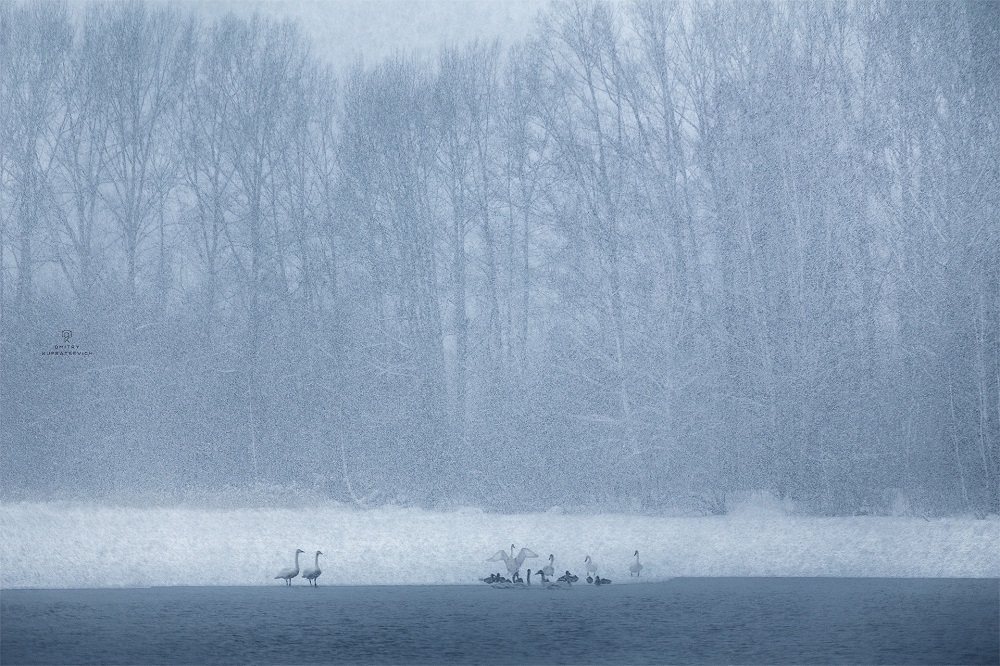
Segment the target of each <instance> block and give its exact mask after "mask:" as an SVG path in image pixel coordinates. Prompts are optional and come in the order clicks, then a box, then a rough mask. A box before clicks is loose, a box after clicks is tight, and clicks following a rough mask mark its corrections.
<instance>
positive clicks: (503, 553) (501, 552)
mask: <svg viewBox="0 0 1000 666" xmlns="http://www.w3.org/2000/svg"><path fill="white" fill-rule="evenodd" d="M509 559H510V555H508V554H507V551H506V550H498V551H497V554H496V555H494V556H493V557H491V558H490V559H488V560H486V561H487V562H496V561H498V560H503V561H504V562H506V561H507V560H509Z"/></svg>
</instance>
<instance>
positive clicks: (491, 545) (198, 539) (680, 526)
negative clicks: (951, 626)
mask: <svg viewBox="0 0 1000 666" xmlns="http://www.w3.org/2000/svg"><path fill="white" fill-rule="evenodd" d="M511 543H514V544H515V546H516V548H517V549H520V548H521V547H522V546H527V547H529V548H531V549H533V550H534V551H535V552H536V553H538V554H539V556H540V557H539V558H538V559H536V560H528V561H527V564H530V565H532V568H540V567H541V566H543V565H544V564H545V563H546V558H547V557H548V554H549V553H553V554H554V555H555V558H556V559H555V567H556V570H557V571H564V570H566V569H570V570H571V571H573V572H574V573H578V574H582V573H583V571H584V565H583V560H584V557H585V556H586V555H591V556H592V557H593V558H594V560H595V561H596V562H597V563H598V564H599V565H600V572H601V574H602V575H603V576H605V577H608V578H611V579H612V580H613V581H614V582H615V583H623V582H627V581H628V580H629V570H628V567H629V564H631V563H632V562H633V561H634V559H633V557H632V553H633V551H635V550H636V549H638V550H639V553H640V558H641V560H642V563H643V565H644V567H645V568H644V569H643V571H642V577H643V580H654V581H655V580H663V579H666V578H671V577H675V576H886V577H894V576H926V577H1000V521H998V520H996V519H989V520H974V519H963V518H946V519H933V520H930V521H927V520H924V519H922V518H887V517H871V516H865V517H854V518H811V517H798V516H781V515H764V514H754V513H743V514H737V515H730V516H713V517H691V518H678V517H651V516H631V515H614V514H600V515H589V516H585V515H565V514H562V513H561V512H557V511H553V512H547V513H535V514H521V515H501V514H491V513H484V512H482V511H479V510H476V509H464V510H456V511H449V512H441V511H426V510H421V509H410V508H396V507H385V508H380V509H372V510H367V511H360V510H354V509H350V508H345V507H339V506H330V507H319V508H303V509H301V510H289V509H239V510H205V509H181V508H162V509H135V508H112V507H93V506H74V505H65V504H32V503H21V504H7V505H3V506H0V587H3V588H15V587H68V588H76V587H134V586H150V585H267V584H274V585H278V584H281V583H282V581H276V580H273V578H272V577H273V576H274V574H275V573H276V572H277V571H278V570H279V569H281V568H282V567H285V566H288V565H290V564H291V559H292V553H293V551H294V550H295V549H296V548H302V549H303V550H305V551H306V552H307V556H306V559H303V560H302V562H303V563H305V562H306V560H311V554H312V552H313V551H315V550H322V551H323V553H324V554H325V556H324V557H322V558H321V560H320V565H321V567H322V568H323V575H322V577H321V578H320V584H321V585H338V584H340V585H365V584H379V585H395V584H449V583H457V584H463V583H475V582H477V579H479V578H481V577H483V576H486V575H488V574H489V573H491V572H494V571H500V570H501V568H502V566H503V563H501V562H487V561H486V559H487V558H488V557H490V556H491V555H493V554H494V553H496V552H497V550H500V549H503V548H505V547H506V548H509V547H510V544H511ZM522 573H523V571H522ZM295 584H300V585H304V584H305V583H304V582H303V581H301V579H296V580H295Z"/></svg>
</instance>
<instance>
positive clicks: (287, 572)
mask: <svg viewBox="0 0 1000 666" xmlns="http://www.w3.org/2000/svg"><path fill="white" fill-rule="evenodd" d="M304 552H306V551H304V550H302V549H301V548H296V549H295V566H294V567H289V568H287V569H282V570H281V571H279V572H278V575H277V576H275V577H274V579H275V580H277V579H279V578H284V579H285V584H286V585H291V584H292V579H293V578H295V577H296V576H298V575H299V554H300V553H304Z"/></svg>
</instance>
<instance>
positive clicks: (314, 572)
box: [274, 548, 323, 587]
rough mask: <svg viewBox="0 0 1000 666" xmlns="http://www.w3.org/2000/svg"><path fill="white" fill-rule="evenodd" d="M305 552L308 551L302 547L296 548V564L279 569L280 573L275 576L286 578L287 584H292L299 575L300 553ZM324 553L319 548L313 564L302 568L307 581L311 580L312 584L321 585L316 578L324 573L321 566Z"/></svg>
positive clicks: (310, 583) (276, 577)
mask: <svg viewBox="0 0 1000 666" xmlns="http://www.w3.org/2000/svg"><path fill="white" fill-rule="evenodd" d="M304 552H306V551H304V550H302V549H301V548H296V549H295V566H294V567H289V568H287V569H282V570H281V571H279V572H278V575H277V576H275V577H274V578H275V580H277V579H278V578H284V579H285V584H286V585H291V584H292V579H293V578H295V577H296V576H298V575H299V555H300V554H301V553H304ZM322 554H323V551H321V550H317V551H316V559H315V560H314V562H313V566H311V567H306V568H305V569H303V570H302V577H303V578H305V579H306V580H307V581H309V585H311V586H316V587H319V584H318V583H317V582H316V579H317V578H319V575H320V574H321V573H323V570H322V569H320V568H319V556H320V555H322Z"/></svg>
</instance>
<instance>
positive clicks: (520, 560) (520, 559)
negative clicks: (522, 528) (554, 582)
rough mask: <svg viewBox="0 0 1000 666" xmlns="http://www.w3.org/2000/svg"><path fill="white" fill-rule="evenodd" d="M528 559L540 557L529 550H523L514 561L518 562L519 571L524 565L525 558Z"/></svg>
mask: <svg viewBox="0 0 1000 666" xmlns="http://www.w3.org/2000/svg"><path fill="white" fill-rule="evenodd" d="M526 557H538V555H535V553H534V552H533V551H532V550H531V549H529V548H522V549H521V552H520V553H518V554H517V558H516V559H515V560H514V561H515V562H517V567H518V568H519V569H520V568H521V565H522V564H524V558H526Z"/></svg>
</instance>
